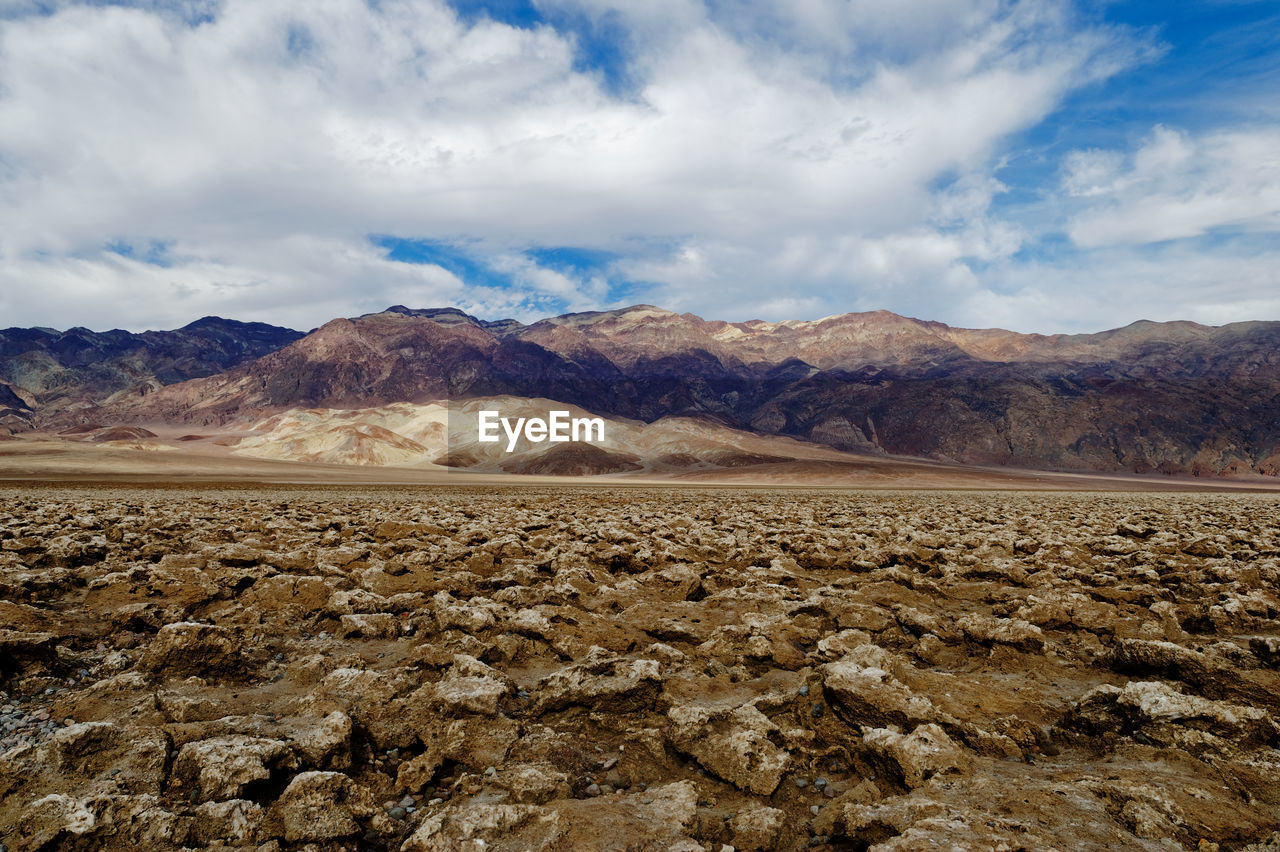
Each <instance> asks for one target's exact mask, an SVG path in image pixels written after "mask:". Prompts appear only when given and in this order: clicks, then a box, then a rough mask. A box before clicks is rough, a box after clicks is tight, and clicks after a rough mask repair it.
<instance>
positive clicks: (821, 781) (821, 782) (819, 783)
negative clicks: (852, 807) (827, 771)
mask: <svg viewBox="0 0 1280 852" xmlns="http://www.w3.org/2000/svg"><path fill="white" fill-rule="evenodd" d="M813 786H814V787H817V788H818V789H819V790H822V789H825V788H826V786H827V779H825V778H817V779H814V782H813Z"/></svg>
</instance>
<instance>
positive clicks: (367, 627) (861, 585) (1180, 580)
mask: <svg viewBox="0 0 1280 852" xmlns="http://www.w3.org/2000/svg"><path fill="white" fill-rule="evenodd" d="M1278 501H1280V497H1277V495H1275V494H1190V493H1187V494H1178V493H1166V494H1151V493H1106V494H1104V493H1052V492H1050V493H1030V492H1020V491H1004V492H977V491H975V492H960V491H949V492H948V491H935V492H893V491H885V492H857V491H836V490H825V491H824V490H807V491H806V490H796V489H791V490H787V489H773V490H750V489H694V488H662V489H645V488H635V487H632V488H625V489H624V488H612V489H606V488H601V487H537V488H529V487H505V488H502V489H496V488H479V487H445V486H439V487H431V488H409V487H387V488H378V487H372V486H356V487H352V486H348V487H341V488H339V487H333V488H326V487H321V486H297V487H286V486H281V485H275V486H256V487H249V486H238V485H225V486H208V487H202V488H199V489H195V488H186V489H184V488H162V487H144V486H138V485H120V484H117V485H98V486H88V485H82V486H74V487H73V486H68V485H57V484H47V483H46V484H39V483H25V484H22V485H13V484H11V485H6V486H2V487H0V689H2V690H3V693H2V694H0V844H3V848H6V849H8V850H12V852H34V850H54V849H70V850H80V849H84V850H88V849H108V850H126V849H127V850H150V849H178V848H183V847H187V848H196V849H242V850H250V849H258V850H264V852H266V850H279V851H280V852H283V850H303V849H306V850H331V849H348V850H400V849H402V850H406V852H426V850H468V851H469V852H470V850H481V849H484V850H540V849H546V850H572V849H617V850H654V852H657V850H688V852H692V851H693V850H699V849H705V850H712V852H720V850H724V849H725V848H726V847H732V848H733V849H735V850H758V849H784V850H790V849H802V848H804V849H808V848H816V849H867V848H871V849H876V850H914V849H993V850H994V849H1004V850H1016V849H1064V848H1065V849H1126V848H1131V849H1187V848H1189V849H1197V848H1198V849H1224V850H1226V849H1251V850H1280V751H1278V750H1277V746H1280V726H1278V725H1277V718H1280V670H1278V668H1277V666H1280V620H1278V618H1277V616H1278V613H1280V598H1278V597H1277V584H1278V582H1280V511H1278V510H1280V502H1278Z"/></svg>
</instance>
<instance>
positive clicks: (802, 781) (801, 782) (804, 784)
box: [796, 778, 809, 790]
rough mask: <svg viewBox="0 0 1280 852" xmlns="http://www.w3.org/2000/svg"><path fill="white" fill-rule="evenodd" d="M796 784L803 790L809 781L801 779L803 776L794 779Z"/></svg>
mask: <svg viewBox="0 0 1280 852" xmlns="http://www.w3.org/2000/svg"><path fill="white" fill-rule="evenodd" d="M796 786H797V787H799V788H800V789H801V790H803V789H804V788H805V787H808V786H809V782H808V781H806V780H805V779H803V778H797V779H796Z"/></svg>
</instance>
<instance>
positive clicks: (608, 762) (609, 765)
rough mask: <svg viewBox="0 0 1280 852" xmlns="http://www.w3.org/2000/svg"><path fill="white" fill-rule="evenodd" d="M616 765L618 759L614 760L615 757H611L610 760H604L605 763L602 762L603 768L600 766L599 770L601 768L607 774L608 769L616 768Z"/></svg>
mask: <svg viewBox="0 0 1280 852" xmlns="http://www.w3.org/2000/svg"><path fill="white" fill-rule="evenodd" d="M617 765H618V758H616V757H611V758H609V759H608V760H606V761H605V762H604V764H603V766H601V768H602V769H603V770H604V771H605V772H608V771H609V770H610V769H612V768H613V767H615V766H617Z"/></svg>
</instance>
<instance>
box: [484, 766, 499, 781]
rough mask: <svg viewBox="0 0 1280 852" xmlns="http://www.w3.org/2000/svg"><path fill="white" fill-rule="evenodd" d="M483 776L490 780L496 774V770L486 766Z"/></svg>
mask: <svg viewBox="0 0 1280 852" xmlns="http://www.w3.org/2000/svg"><path fill="white" fill-rule="evenodd" d="M484 774H485V775H486V776H488V777H489V778H492V777H493V776H495V775H497V774H498V770H497V769H496V768H494V767H492V766H486V767H485V770H484Z"/></svg>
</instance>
